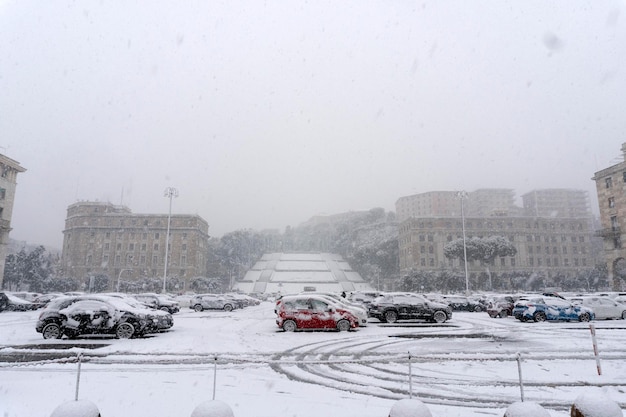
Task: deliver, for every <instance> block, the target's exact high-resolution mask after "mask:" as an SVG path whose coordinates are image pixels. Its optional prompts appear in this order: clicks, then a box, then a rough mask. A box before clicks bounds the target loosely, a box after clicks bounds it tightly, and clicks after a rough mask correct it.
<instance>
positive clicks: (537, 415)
mask: <svg viewBox="0 0 626 417" xmlns="http://www.w3.org/2000/svg"><path fill="white" fill-rule="evenodd" d="M504 417H550V413H548V412H547V411H546V410H545V409H544V408H543V407H542V406H540V405H539V404H537V403H533V402H525V403H522V402H518V403H513V404H511V405H510V406H509V408H507V409H506V412H505V413H504Z"/></svg>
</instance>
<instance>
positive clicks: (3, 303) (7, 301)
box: [0, 292, 39, 311]
mask: <svg viewBox="0 0 626 417" xmlns="http://www.w3.org/2000/svg"><path fill="white" fill-rule="evenodd" d="M38 307H39V304H36V303H33V302H30V301H28V300H24V299H23V298H20V297H18V296H16V295H14V294H13V293H10V292H0V311H3V310H6V311H28V310H36V309H37V308H38Z"/></svg>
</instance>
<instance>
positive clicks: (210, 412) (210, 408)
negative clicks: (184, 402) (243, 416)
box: [191, 400, 235, 417]
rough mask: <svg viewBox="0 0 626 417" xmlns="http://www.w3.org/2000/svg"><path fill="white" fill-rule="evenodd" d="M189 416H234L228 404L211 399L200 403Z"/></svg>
mask: <svg viewBox="0 0 626 417" xmlns="http://www.w3.org/2000/svg"><path fill="white" fill-rule="evenodd" d="M191 417H235V415H234V414H233V410H232V409H231V408H230V406H229V405H228V404H226V403H224V402H222V401H218V400H211V401H205V402H203V403H200V404H199V405H198V406H197V407H196V408H195V409H194V410H193V412H192V413H191Z"/></svg>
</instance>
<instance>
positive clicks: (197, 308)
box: [193, 304, 204, 313]
mask: <svg viewBox="0 0 626 417" xmlns="http://www.w3.org/2000/svg"><path fill="white" fill-rule="evenodd" d="M193 309H194V310H195V311H197V312H198V313H199V312H201V311H202V310H204V308H203V307H202V304H196V305H195V306H193Z"/></svg>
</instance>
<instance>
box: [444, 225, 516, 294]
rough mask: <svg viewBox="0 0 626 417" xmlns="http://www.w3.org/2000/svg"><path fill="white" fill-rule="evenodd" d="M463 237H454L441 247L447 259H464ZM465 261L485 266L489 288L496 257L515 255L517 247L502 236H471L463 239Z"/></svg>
mask: <svg viewBox="0 0 626 417" xmlns="http://www.w3.org/2000/svg"><path fill="white" fill-rule="evenodd" d="M463 246H464V245H463V239H456V240H453V241H451V242H449V243H447V244H446V245H445V246H444V247H443V253H444V255H445V256H446V257H447V258H449V259H459V260H460V261H461V262H463V261H464V257H465V253H464V248H463ZM465 250H466V252H467V261H468V262H470V261H479V262H480V263H481V265H483V266H484V267H485V272H486V273H487V276H488V279H489V289H491V287H492V282H491V281H492V280H491V270H490V267H491V266H493V264H494V261H495V260H496V258H499V257H504V256H515V255H516V254H517V249H516V248H515V246H513V243H511V241H510V240H508V239H507V238H505V237H502V236H488V237H485V238H480V237H471V238H469V239H466V241H465Z"/></svg>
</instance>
